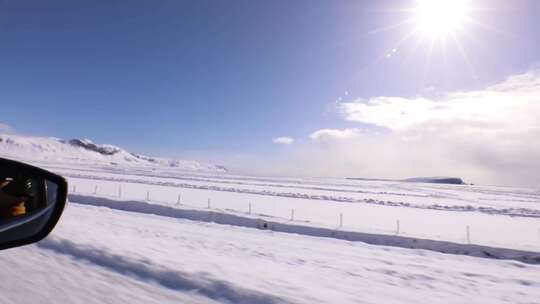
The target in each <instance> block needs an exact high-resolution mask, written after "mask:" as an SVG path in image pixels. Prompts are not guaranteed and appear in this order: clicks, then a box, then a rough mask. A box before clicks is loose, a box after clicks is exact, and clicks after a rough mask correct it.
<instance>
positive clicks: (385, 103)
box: [279, 69, 540, 187]
mask: <svg viewBox="0 0 540 304" xmlns="http://www.w3.org/2000/svg"><path fill="white" fill-rule="evenodd" d="M338 110H339V113H340V115H341V116H342V117H343V119H345V120H347V121H351V122H358V123H362V124H363V125H365V124H368V125H374V126H378V127H379V129H380V127H382V128H384V129H386V130H387V132H382V133H380V134H379V133H377V134H376V133H374V132H373V131H372V130H373V129H374V128H369V127H368V128H366V129H364V130H360V129H355V128H352V129H341V130H340V129H322V130H318V131H315V132H313V133H312V134H311V136H310V138H311V139H312V141H311V142H310V143H308V144H307V145H303V146H302V147H299V149H297V150H296V155H294V156H293V158H294V159H293V161H292V162H287V163H288V164H287V166H283V167H281V168H279V169H283V170H285V171H287V173H289V174H304V175H324V176H329V175H330V176H358V177H387V178H404V177H412V176H433V175H447V176H458V177H462V178H464V179H465V180H466V181H469V182H475V183H484V184H499V185H523V186H533V187H539V186H540V69H535V70H531V71H529V72H527V73H524V74H520V75H515V76H511V77H509V78H508V79H506V80H505V81H503V82H501V83H499V84H497V85H493V86H490V87H487V88H485V89H483V90H476V91H468V92H452V93H448V94H445V95H442V96H439V97H437V98H427V97H416V98H403V97H391V96H389V97H388V96H380V97H374V98H371V99H368V100H364V99H358V100H353V101H351V102H344V103H340V104H338ZM313 164H316V165H315V166H313Z"/></svg>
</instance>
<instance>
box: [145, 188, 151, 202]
mask: <svg viewBox="0 0 540 304" xmlns="http://www.w3.org/2000/svg"><path fill="white" fill-rule="evenodd" d="M146 200H147V201H149V200H150V190H147V191H146Z"/></svg>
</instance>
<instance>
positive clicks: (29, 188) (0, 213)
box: [0, 158, 68, 250]
mask: <svg viewBox="0 0 540 304" xmlns="http://www.w3.org/2000/svg"><path fill="white" fill-rule="evenodd" d="M67 189H68V185H67V182H66V180H65V179H64V178H63V177H61V176H59V175H57V174H54V173H51V172H48V171H46V170H43V169H40V168H37V167H34V166H31V165H28V164H24V163H21V162H18V161H13V160H8V159H3V158H0V250H2V249H7V248H12V247H18V246H23V245H27V244H31V243H35V242H37V241H39V240H41V239H43V238H44V237H46V236H47V235H48V234H49V233H50V232H51V231H52V229H53V228H54V226H55V225H56V223H57V222H58V220H59V219H60V216H61V215H62V212H63V211H64V207H65V205H66V199H67Z"/></svg>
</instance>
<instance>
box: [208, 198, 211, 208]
mask: <svg viewBox="0 0 540 304" xmlns="http://www.w3.org/2000/svg"><path fill="white" fill-rule="evenodd" d="M208 209H211V206H210V199H208Z"/></svg>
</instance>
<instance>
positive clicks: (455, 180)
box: [347, 176, 465, 185]
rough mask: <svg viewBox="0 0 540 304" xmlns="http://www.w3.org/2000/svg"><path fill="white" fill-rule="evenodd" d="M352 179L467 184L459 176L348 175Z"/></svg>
mask: <svg viewBox="0 0 540 304" xmlns="http://www.w3.org/2000/svg"><path fill="white" fill-rule="evenodd" d="M347 179H350V180H363V181H379V182H381V181H382V182H408V183H430V184H452V185H465V182H464V181H463V180H462V179H461V178H459V177H444V176H435V177H412V178H406V179H384V178H363V177H347Z"/></svg>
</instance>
